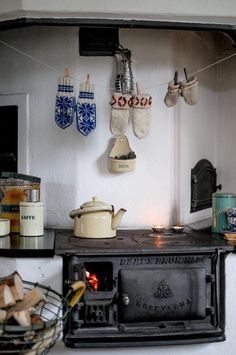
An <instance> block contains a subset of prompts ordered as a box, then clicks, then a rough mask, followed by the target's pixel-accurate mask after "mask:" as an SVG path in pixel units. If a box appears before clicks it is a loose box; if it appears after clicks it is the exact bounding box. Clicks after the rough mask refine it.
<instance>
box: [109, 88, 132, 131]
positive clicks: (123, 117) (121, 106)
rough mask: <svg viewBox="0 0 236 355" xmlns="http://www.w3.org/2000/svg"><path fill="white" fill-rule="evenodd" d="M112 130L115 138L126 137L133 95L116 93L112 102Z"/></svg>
mask: <svg viewBox="0 0 236 355" xmlns="http://www.w3.org/2000/svg"><path fill="white" fill-rule="evenodd" d="M111 106H112V109H111V120H110V130H111V133H112V134H114V136H117V137H118V136H121V135H124V134H125V132H126V130H127V127H128V122H129V114H130V108H131V106H132V98H131V95H123V94H121V93H119V92H118V93H114V94H113V95H112V100H111Z"/></svg>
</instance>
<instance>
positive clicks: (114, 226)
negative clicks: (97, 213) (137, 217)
mask: <svg viewBox="0 0 236 355" xmlns="http://www.w3.org/2000/svg"><path fill="white" fill-rule="evenodd" d="M125 212H126V210H125V209H124V208H121V209H119V211H118V212H117V213H116V214H115V215H113V216H112V222H111V228H112V229H113V230H116V229H117V228H118V227H119V225H120V222H121V220H122V217H123V215H124V214H125Z"/></svg>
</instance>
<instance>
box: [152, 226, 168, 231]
mask: <svg viewBox="0 0 236 355" xmlns="http://www.w3.org/2000/svg"><path fill="white" fill-rule="evenodd" d="M165 229H166V227H165V226H162V225H157V226H153V227H152V230H153V232H159V233H161V232H164V231H165Z"/></svg>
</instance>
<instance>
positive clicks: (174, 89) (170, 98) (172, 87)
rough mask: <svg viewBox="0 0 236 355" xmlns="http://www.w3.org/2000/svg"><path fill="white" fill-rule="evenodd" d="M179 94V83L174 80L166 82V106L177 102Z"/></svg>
mask: <svg viewBox="0 0 236 355" xmlns="http://www.w3.org/2000/svg"><path fill="white" fill-rule="evenodd" d="M179 95H180V83H177V84H175V82H174V80H172V81H170V82H169V84H168V91H167V94H166V96H165V98H164V103H165V104H166V106H168V107H172V106H174V105H176V104H177V102H178V99H179Z"/></svg>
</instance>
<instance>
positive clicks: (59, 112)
mask: <svg viewBox="0 0 236 355" xmlns="http://www.w3.org/2000/svg"><path fill="white" fill-rule="evenodd" d="M74 113H75V96H74V88H73V83H72V79H71V78H70V77H69V73H68V71H65V76H64V77H60V78H59V79H58V91H57V96H56V109H55V121H56V123H57V124H58V126H59V127H61V128H63V129H65V128H67V127H69V126H70V125H71V124H72V122H73V120H74Z"/></svg>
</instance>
